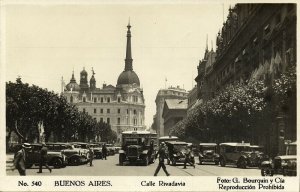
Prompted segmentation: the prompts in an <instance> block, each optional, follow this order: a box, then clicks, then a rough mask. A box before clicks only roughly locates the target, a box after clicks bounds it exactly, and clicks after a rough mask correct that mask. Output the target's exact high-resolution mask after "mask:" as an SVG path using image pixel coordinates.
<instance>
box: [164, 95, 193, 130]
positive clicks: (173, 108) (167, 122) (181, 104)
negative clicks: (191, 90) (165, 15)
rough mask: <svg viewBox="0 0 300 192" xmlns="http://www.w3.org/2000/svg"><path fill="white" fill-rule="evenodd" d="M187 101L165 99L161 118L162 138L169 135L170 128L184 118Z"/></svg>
mask: <svg viewBox="0 0 300 192" xmlns="http://www.w3.org/2000/svg"><path fill="white" fill-rule="evenodd" d="M187 106H188V101H187V99H166V100H165V103H164V108H163V113H162V117H163V119H164V136H166V135H169V132H170V130H171V128H172V127H173V126H174V125H176V124H177V123H178V122H179V121H181V120H183V119H184V118H186V115H187Z"/></svg>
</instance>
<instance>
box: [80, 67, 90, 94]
mask: <svg viewBox="0 0 300 192" xmlns="http://www.w3.org/2000/svg"><path fill="white" fill-rule="evenodd" d="M87 78H88V73H87V72H86V70H85V69H84V68H83V70H82V71H81V72H80V84H79V86H80V91H81V92H84V91H85V92H88V90H89V85H88V80H87Z"/></svg>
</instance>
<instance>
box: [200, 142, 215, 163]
mask: <svg viewBox="0 0 300 192" xmlns="http://www.w3.org/2000/svg"><path fill="white" fill-rule="evenodd" d="M217 148H218V145H217V144H216V143H200V144H199V164H200V165H202V164H203V162H213V163H215V164H216V165H219V160H220V155H219V154H218V153H217Z"/></svg>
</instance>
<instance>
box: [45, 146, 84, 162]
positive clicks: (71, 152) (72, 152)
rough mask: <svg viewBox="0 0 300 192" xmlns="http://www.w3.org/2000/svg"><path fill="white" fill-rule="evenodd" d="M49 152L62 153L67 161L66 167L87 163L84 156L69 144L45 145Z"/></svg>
mask: <svg viewBox="0 0 300 192" xmlns="http://www.w3.org/2000/svg"><path fill="white" fill-rule="evenodd" d="M46 145H47V148H48V150H49V151H57V152H62V153H63V154H64V155H65V156H66V159H67V162H68V165H81V164H84V163H86V162H87V158H86V156H84V155H82V154H81V152H80V150H78V149H77V148H75V147H74V145H72V144H70V143H46Z"/></svg>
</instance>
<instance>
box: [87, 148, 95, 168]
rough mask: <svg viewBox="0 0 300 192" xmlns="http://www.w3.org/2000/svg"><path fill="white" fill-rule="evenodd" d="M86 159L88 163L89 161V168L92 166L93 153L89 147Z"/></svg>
mask: <svg viewBox="0 0 300 192" xmlns="http://www.w3.org/2000/svg"><path fill="white" fill-rule="evenodd" d="M88 158H89V161H90V166H93V160H94V151H93V149H92V148H91V147H89V151H88Z"/></svg>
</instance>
